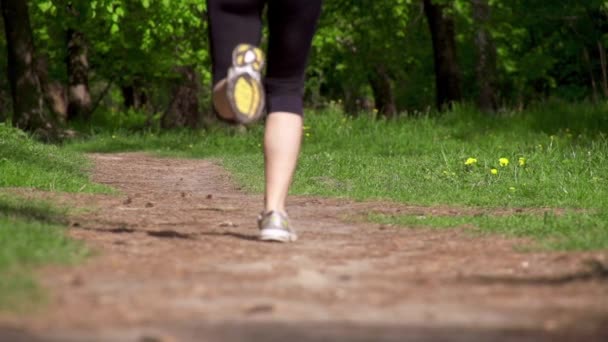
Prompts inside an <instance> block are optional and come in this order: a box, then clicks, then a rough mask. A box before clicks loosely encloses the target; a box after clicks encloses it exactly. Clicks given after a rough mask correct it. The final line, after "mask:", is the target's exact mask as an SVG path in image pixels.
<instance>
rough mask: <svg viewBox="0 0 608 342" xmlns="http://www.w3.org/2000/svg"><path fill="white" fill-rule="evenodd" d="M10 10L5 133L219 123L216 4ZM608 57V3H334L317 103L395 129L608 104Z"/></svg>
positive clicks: (110, 2) (4, 3)
mask: <svg viewBox="0 0 608 342" xmlns="http://www.w3.org/2000/svg"><path fill="white" fill-rule="evenodd" d="M0 5H1V7H2V17H3V25H0V30H2V33H1V34H0V70H2V71H1V74H0V122H1V121H9V122H11V123H12V125H14V126H16V127H19V128H21V129H23V130H26V131H29V132H34V133H40V134H41V135H43V136H46V137H56V136H58V135H59V133H58V132H62V131H64V129H65V128H68V127H72V128H80V129H81V128H86V129H91V128H96V127H108V126H110V127H113V126H116V125H117V123H120V124H121V125H122V127H129V128H133V129H138V128H141V129H145V128H151V127H152V128H157V129H171V128H181V127H192V128H201V127H205V126H207V125H209V124H211V123H212V122H213V120H214V117H213V115H212V111H211V106H210V88H211V84H210V81H211V75H210V69H211V68H210V58H209V43H208V40H207V23H206V15H207V14H206V2H205V0H180V1H170V0H92V1H85V0H82V1H80V0H73V1H67V0H29V1H24V0H0ZM262 45H264V42H262ZM607 47H608V1H604V0H585V1H580V0H560V1H547V0H392V1H378V0H326V1H325V4H324V12H323V15H322V18H321V20H320V23H319V30H318V34H317V36H316V37H315V40H314V46H313V51H312V54H311V59H310V67H309V69H308V75H307V77H308V81H307V84H306V103H307V105H308V106H309V108H312V109H314V108H323V107H325V106H327V105H329V104H331V105H333V106H340V107H341V108H343V110H344V112H345V113H346V114H347V115H357V114H358V113H362V112H367V113H375V114H376V115H377V117H389V118H390V117H394V116H415V115H418V114H419V113H428V112H429V111H431V110H433V109H438V110H439V111H441V110H443V109H446V108H449V107H450V105H451V104H453V103H461V102H462V103H467V104H472V105H475V106H477V107H478V108H479V110H480V111H481V112H484V113H487V115H500V113H501V111H503V110H509V111H510V110H521V109H524V108H526V107H527V106H529V105H531V104H533V103H538V102H539V101H545V100H547V99H560V100H564V101H568V102H599V101H604V100H605V99H606V98H608V70H607V69H608V66H607V64H608V63H607V57H606V48H607Z"/></svg>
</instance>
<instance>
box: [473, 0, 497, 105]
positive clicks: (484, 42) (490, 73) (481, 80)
mask: <svg viewBox="0 0 608 342" xmlns="http://www.w3.org/2000/svg"><path fill="white" fill-rule="evenodd" d="M471 2H472V4H473V19H474V20H475V24H476V30H475V47H476V48H477V66H476V69H475V73H476V78H477V85H478V86H479V94H478V97H477V106H478V107H479V109H480V110H482V111H484V112H494V111H496V109H497V96H496V45H495V44H494V41H493V40H492V36H491V35H490V32H489V31H488V29H487V25H488V22H489V21H490V6H489V5H488V2H487V0H471Z"/></svg>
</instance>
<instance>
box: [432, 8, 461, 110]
mask: <svg viewBox="0 0 608 342" xmlns="http://www.w3.org/2000/svg"><path fill="white" fill-rule="evenodd" d="M423 4H424V13H425V14H426V17H427V21H428V24H429V29H430V31H431V38H432V40H433V54H434V60H435V83H436V88H437V107H438V108H439V109H440V110H441V109H443V108H445V107H446V106H449V105H450V104H452V103H454V102H459V101H460V100H461V99H462V91H461V85H460V83H461V76H460V68H459V66H458V59H457V55H456V38H455V30H456V29H455V23H454V19H453V18H452V17H450V16H449V15H448V14H446V13H445V12H446V11H445V9H446V8H447V5H441V4H433V3H432V2H431V0H423Z"/></svg>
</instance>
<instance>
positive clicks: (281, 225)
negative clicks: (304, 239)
mask: <svg viewBox="0 0 608 342" xmlns="http://www.w3.org/2000/svg"><path fill="white" fill-rule="evenodd" d="M258 227H259V228H260V240H262V241H276V242H294V241H296V240H297V239H298V236H297V235H296V232H295V231H294V230H293V228H291V225H290V224H289V218H288V217H287V214H282V213H280V212H278V211H270V212H267V213H262V214H260V216H259V217H258Z"/></svg>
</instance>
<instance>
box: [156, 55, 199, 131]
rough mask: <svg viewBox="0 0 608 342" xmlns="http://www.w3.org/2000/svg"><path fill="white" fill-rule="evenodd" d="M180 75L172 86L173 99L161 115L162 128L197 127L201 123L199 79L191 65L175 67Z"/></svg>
mask: <svg viewBox="0 0 608 342" xmlns="http://www.w3.org/2000/svg"><path fill="white" fill-rule="evenodd" d="M177 72H178V73H179V74H180V75H181V76H182V77H181V80H180V81H179V82H178V83H177V84H175V86H174V87H173V99H172V100H171V105H170V106H169V108H168V110H167V111H166V112H165V115H163V118H162V122H161V125H162V127H163V128H185V127H188V128H198V127H199V125H200V123H201V115H200V112H199V101H198V94H199V90H200V80H199V77H198V74H197V73H196V70H195V69H194V67H193V66H185V67H180V68H177Z"/></svg>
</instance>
